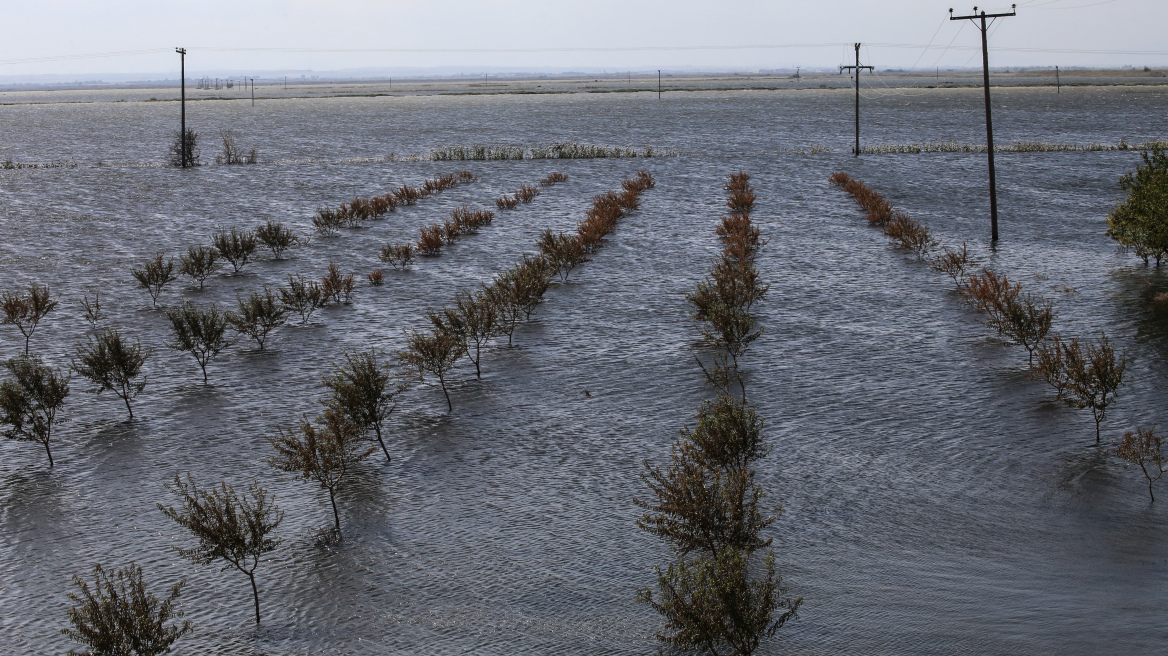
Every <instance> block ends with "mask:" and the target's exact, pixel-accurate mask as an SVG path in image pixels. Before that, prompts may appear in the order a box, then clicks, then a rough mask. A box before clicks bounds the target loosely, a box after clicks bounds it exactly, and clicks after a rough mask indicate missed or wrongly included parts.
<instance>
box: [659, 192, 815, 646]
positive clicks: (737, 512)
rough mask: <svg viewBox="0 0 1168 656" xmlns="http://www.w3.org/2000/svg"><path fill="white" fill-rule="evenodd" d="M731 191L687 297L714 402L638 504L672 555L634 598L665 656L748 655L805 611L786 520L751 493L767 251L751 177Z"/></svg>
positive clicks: (761, 445)
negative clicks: (751, 395)
mask: <svg viewBox="0 0 1168 656" xmlns="http://www.w3.org/2000/svg"><path fill="white" fill-rule="evenodd" d="M726 189H727V191H729V192H730V195H729V198H728V199H727V204H728V205H729V207H730V210H731V213H730V215H729V216H727V217H724V218H723V219H722V222H721V225H720V226H719V227H718V229H717V234H718V236H719V238H720V239H721V241H722V246H723V248H722V252H721V253H720V254H719V256H718V257H717V258H716V259H715V261H714V264H713V266H712V267H711V269H710V273H709V274H708V275H707V277H706V278H705V279H704V280H702V281H701V282H700V283H698V285H697V286H696V288H695V289H694V290H693V291H692V292H691V293H690V294H688V295H687V298H688V300H689V302H690V306H691V309H692V317H693V319H694V320H695V322H696V323H697V324H698V326H699V328H700V330H701V332H702V336H703V339H704V341H705V342H706V344H707V346H708V347H710V350H711V352H712V354H713V359H714V364H713V365H712V366H706V365H705V364H702V369H703V371H704V372H705V374H706V377H707V379H708V380H709V381H710V382H711V383H712V384H713V385H714V388H715V391H716V397H715V399H714V400H713V401H705V402H703V403H702V406H701V408H700V409H699V410H698V413H697V416H696V418H695V419H696V423H695V425H694V427H693V428H688V427H687V428H685V429H683V430H682V432H681V436H680V437H679V438H678V439H676V440H674V443H673V447H672V453H671V457H670V463H669V466H668V467H666V468H659V467H655V466H653V465H651V464H650V463H649V462H648V461H646V462H645V471H644V472H643V473H642V478H643V479H644V480H645V483H646V484H647V485H648V487H649V490H650V493H651V498H650V499H649V500H640V499H638V500H636V503H637V505H639V506H640V507H642V508H643V509H644V510H645V513H644V514H643V515H642V517H641V518H640V519H639V520H638V522H637V524H638V526H640V527H641V529H643V530H645V531H648V532H649V533H652V534H653V535H655V536H658V537H660V538H661V539H662V540H664V541H665V542H666V544H667V545H668V546H669V548H670V550H671V552H672V554H673V560H672V562H670V563H669V564H668V565H667V566H666V567H665V569H662V568H660V567H656V568H654V571H655V573H656V575H657V590H656V591H654V590H652V589H650V588H645V589H642V590H640V591H639V593H638V598H639V599H640V600H641V601H644V602H646V603H648V604H650V605H651V606H652V607H653V608H654V609H655V610H657V612H659V613H660V614H661V615H662V616H663V617H664V618H665V630H664V631H662V632H658V633H657V638H658V640H660V641H661V643H662V652H663V653H664V652H665V651H666V650H668V651H671V652H674V653H691V652H704V653H708V654H711V655H713V656H719V655H721V654H735V655H743V656H745V655H747V654H752V653H754V652H755V650H756V649H758V647H759V645H760V644H761V642H762V641H763V640H764V639H766V638H769V637H771V636H773V635H774V634H775V633H776V632H777V631H778V630H779V628H781V627H782V626H783V625H784V624H785V623H786V622H787V621H788V620H790V619H793V618H795V617H797V615H796V612H797V610H798V608H799V606H800V604H802V601H803V599H802V597H800V598H797V599H790V598H787V597H784V596H783V595H785V594H786V592H787V588H786V587H784V586H783V582H782V577H781V576H780V575H779V573H778V571H777V569H776V566H775V552H774V549H771V548H770V546H771V539H770V538H764V537H762V531H763V530H764V529H766V528H767V527H768V526H770V525H771V524H772V523H774V522H775V521H776V520H777V519H778V516H779V513H780V512H781V510H782V508H781V506H780V507H777V508H775V509H774V510H773V512H772V511H771V509H770V508H767V507H766V505H765V501H764V499H765V492H764V491H763V490H762V488H761V486H760V485H759V484H758V483H757V482H756V481H755V470H754V467H755V463H757V462H758V461H760V460H761V459H762V458H765V457H766V455H767V454H768V452H769V450H770V447H769V445H767V443H766V440H765V438H764V436H763V433H762V419H761V418H760V417H759V416H758V413H757V411H756V409H755V408H754V406H753V405H751V404H750V403H749V402H748V401H747V396H746V389H745V385H744V383H743V379H742V376H741V375H740V374H739V369H738V367H739V364H740V358H741V357H742V356H743V354H744V353H745V351H746V349H747V347H749V345H750V343H751V342H753V341H754V340H755V339H756V338H757V337H758V335H759V334H760V331H761V327H760V326H758V323H757V321H756V319H755V317H754V315H753V314H752V313H751V308H752V306H753V305H754V304H755V303H757V302H759V301H761V300H762V299H763V298H764V297H765V295H766V291H767V285H765V284H763V283H761V282H760V281H759V274H758V268H757V265H756V263H755V256H756V255H757V253H758V251H759V249H760V248H761V247H762V245H763V244H764V243H765V240H763V239H762V238H761V236H760V232H759V229H758V228H757V227H756V226H755V225H754V224H753V223H752V222H751V220H750V211H751V209H752V208H753V206H754V202H755V199H756V196H755V194H754V192H753V190H752V189H751V187H750V184H749V176H747V175H746V174H745V173H741V172H740V173H735V174H733V175H731V176H730V179H729V181H728V182H727V184H726ZM698 362H699V364H701V359H700V358H699V360H698ZM735 383H736V387H737V391H738V392H739V393H738V394H736V393H735V389H734V385H735ZM764 550H765V554H764V553H763V552H764ZM760 556H761V558H760ZM760 561H761V562H760Z"/></svg>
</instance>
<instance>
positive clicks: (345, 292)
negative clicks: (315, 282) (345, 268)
mask: <svg viewBox="0 0 1168 656" xmlns="http://www.w3.org/2000/svg"><path fill="white" fill-rule="evenodd" d="M355 286H356V285H355V283H354V282H353V274H351V273H346V274H342V273H341V269H340V267H338V266H337V263H336V262H333V261H331V260H330V261H329V265H328V271H327V272H326V273H325V275H324V278H321V281H320V295H321V297H322V298H324V300H325V301H328V300H329V299H332V301H333V302H335V303H348V302H349V296H350V295H351V294H352V293H353V289H354V287H355Z"/></svg>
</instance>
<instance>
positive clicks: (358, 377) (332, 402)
mask: <svg viewBox="0 0 1168 656" xmlns="http://www.w3.org/2000/svg"><path fill="white" fill-rule="evenodd" d="M321 382H322V384H323V385H324V386H325V387H327V388H328V389H329V391H330V392H331V394H330V395H329V396H328V397H327V398H326V399H324V404H325V407H327V408H328V409H329V410H331V411H332V412H334V413H337V414H340V415H342V416H344V417H345V418H347V419H348V420H349V421H350V422H352V423H353V424H354V425H356V426H357V427H358V428H360V429H361V430H362V431H366V432H367V431H368V430H369V429H370V428H372V429H373V432H374V436H375V437H376V438H377V443H378V444H380V445H381V450H382V452H384V453H385V460H386V462H389V460H390V457H389V449H387V448H386V447H385V440H384V439H382V434H381V425H382V423H383V422H384V421H385V420H386V419H388V418H389V416H390V415H391V414H393V411H394V409H395V408H397V404H396V402H395V401H394V399H395V398H396V397H397V395H398V394H400V393H401V392H403V391H405V388H406V386H405V385H404V384H401V383H395V382H394V381H393V372H392V370H391V368H390V365H389V363H385V364H382V363H381V362H379V361H378V359H377V351H376V350H370V351H362V352H360V353H350V352H349V351H345V362H344V363H343V364H341V365H340V366H337V367H335V368H334V369H333V373H332V374H331V375H329V376H325V377H324V379H323V380H322V381H321Z"/></svg>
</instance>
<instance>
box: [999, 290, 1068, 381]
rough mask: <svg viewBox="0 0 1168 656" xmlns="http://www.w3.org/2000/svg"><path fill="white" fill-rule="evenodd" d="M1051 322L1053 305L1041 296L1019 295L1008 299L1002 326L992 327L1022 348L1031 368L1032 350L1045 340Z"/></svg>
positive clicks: (1052, 319)
mask: <svg viewBox="0 0 1168 656" xmlns="http://www.w3.org/2000/svg"><path fill="white" fill-rule="evenodd" d="M1053 321H1054V305H1053V304H1052V303H1051V302H1050V301H1048V300H1046V299H1044V298H1042V297H1041V296H1034V295H1032V294H1021V295H1017V296H1014V297H1013V298H1011V299H1010V301H1009V303H1008V304H1007V305H1006V313H1005V316H1004V317H1003V322H1002V324H1001V325H1000V326H994V327H995V328H997V329H998V333H999V334H1001V335H1003V336H1005V337H1007V338H1008V339H1009V340H1010V342H1011V343H1012V344H1018V345H1020V346H1022V347H1024V348H1025V349H1026V351H1027V352H1028V353H1029V354H1030V364H1031V365H1032V366H1033V364H1034V349H1036V348H1038V345H1039V344H1041V343H1042V341H1043V340H1045V339H1046V336H1047V334H1048V333H1049V332H1050V326H1051V323H1052V322H1053Z"/></svg>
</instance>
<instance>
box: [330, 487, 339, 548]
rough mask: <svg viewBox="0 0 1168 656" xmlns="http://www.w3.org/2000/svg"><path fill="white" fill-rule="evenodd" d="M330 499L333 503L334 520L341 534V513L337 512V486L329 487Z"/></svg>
mask: <svg viewBox="0 0 1168 656" xmlns="http://www.w3.org/2000/svg"><path fill="white" fill-rule="evenodd" d="M328 491H329V501H331V502H332V504H333V522H334V525H335V526H336V529H337V535H338V536H339V535H340V534H341V514H340V513H339V512H337V491H336V489H335V488H331V487H330V488H329V489H328Z"/></svg>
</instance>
